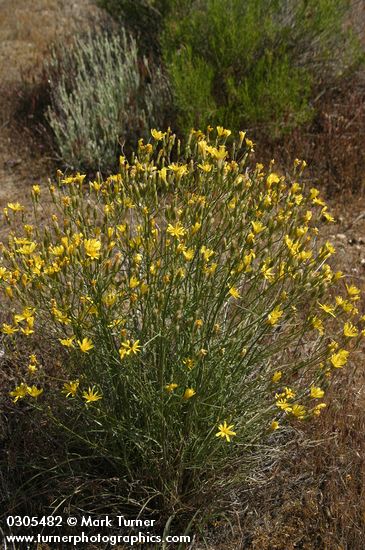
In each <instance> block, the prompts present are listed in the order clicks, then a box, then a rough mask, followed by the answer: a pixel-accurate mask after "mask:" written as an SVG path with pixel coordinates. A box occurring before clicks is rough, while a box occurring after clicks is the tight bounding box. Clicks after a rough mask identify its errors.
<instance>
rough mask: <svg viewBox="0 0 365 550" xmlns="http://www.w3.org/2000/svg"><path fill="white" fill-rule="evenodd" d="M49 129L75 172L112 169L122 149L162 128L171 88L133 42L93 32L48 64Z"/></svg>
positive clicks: (62, 47) (64, 46)
mask: <svg viewBox="0 0 365 550" xmlns="http://www.w3.org/2000/svg"><path fill="white" fill-rule="evenodd" d="M49 73H50V85H51V106H50V107H49V109H48V114H47V116H48V120H49V124H50V126H51V128H52V130H53V133H54V140H55V144H56V147H57V151H58V155H59V157H60V159H61V160H62V161H63V162H64V164H65V165H66V166H68V167H70V168H73V169H75V168H76V169H89V170H110V169H112V168H114V167H115V165H116V160H117V158H118V152H120V150H121V148H122V146H123V144H124V143H125V142H126V141H132V142H133V140H134V139H136V138H137V136H141V135H142V136H143V135H146V133H147V131H148V130H147V129H148V128H150V127H151V126H155V125H161V124H162V117H163V113H164V108H165V104H166V102H167V99H168V88H167V84H166V80H165V79H164V77H163V75H162V73H161V71H160V69H157V68H151V67H150V65H149V63H148V61H147V59H146V58H144V59H140V58H139V56H138V51H137V45H136V42H135V40H134V39H133V38H129V37H127V36H126V34H125V33H122V34H121V35H120V36H116V35H108V34H99V35H92V34H91V33H89V34H88V35H87V36H86V37H78V38H75V41H74V43H73V44H72V47H71V48H70V47H69V45H67V44H61V45H60V47H59V49H58V50H57V51H55V53H54V54H53V57H52V60H51V62H50V65H49Z"/></svg>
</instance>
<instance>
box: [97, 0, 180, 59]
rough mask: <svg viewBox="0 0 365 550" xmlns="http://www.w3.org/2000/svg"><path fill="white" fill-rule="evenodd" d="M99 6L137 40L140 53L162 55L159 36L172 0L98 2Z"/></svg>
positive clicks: (104, 0) (110, 0) (98, 0)
mask: <svg viewBox="0 0 365 550" xmlns="http://www.w3.org/2000/svg"><path fill="white" fill-rule="evenodd" d="M97 4H98V5H99V6H100V7H101V8H104V9H105V10H106V11H107V12H109V13H110V15H111V16H112V17H113V18H114V19H116V20H117V21H118V22H119V23H121V25H122V26H123V28H126V29H127V30H128V31H129V32H130V33H132V34H133V36H135V37H136V38H137V42H138V46H139V48H140V51H142V52H143V53H144V54H146V52H151V53H153V54H159V53H160V45H159V34H160V32H161V30H162V25H163V20H164V17H165V16H166V14H167V13H168V11H169V9H170V8H171V7H172V6H173V1H172V0H171V1H170V0H97Z"/></svg>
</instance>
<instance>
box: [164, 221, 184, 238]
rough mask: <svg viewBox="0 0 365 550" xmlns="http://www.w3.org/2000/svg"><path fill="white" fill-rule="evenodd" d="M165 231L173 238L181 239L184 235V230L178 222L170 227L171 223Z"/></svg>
mask: <svg viewBox="0 0 365 550" xmlns="http://www.w3.org/2000/svg"><path fill="white" fill-rule="evenodd" d="M166 231H167V233H169V234H170V235H172V236H173V237H177V238H179V237H183V236H184V235H185V233H186V229H185V228H184V227H183V226H182V225H181V223H180V222H177V224H176V225H171V223H169V224H168V226H167V229H166Z"/></svg>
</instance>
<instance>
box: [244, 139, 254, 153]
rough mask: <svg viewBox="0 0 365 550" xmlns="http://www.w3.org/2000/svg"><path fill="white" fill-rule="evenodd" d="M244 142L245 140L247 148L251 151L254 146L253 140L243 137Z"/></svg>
mask: <svg viewBox="0 0 365 550" xmlns="http://www.w3.org/2000/svg"><path fill="white" fill-rule="evenodd" d="M245 142H246V145H247V147H248V148H249V149H251V151H253V148H254V145H255V144H254V142H253V141H251V140H250V139H248V138H246V139H245Z"/></svg>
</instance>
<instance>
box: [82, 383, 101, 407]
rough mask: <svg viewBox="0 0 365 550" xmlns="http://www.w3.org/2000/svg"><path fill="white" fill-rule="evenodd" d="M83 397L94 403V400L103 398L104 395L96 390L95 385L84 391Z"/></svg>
mask: <svg viewBox="0 0 365 550" xmlns="http://www.w3.org/2000/svg"><path fill="white" fill-rule="evenodd" d="M82 397H83V398H84V399H85V401H86V403H93V402H94V401H99V399H102V396H101V395H100V394H99V393H98V392H97V391H96V390H95V386H93V387H92V388H90V387H89V389H88V391H84V392H82Z"/></svg>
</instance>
